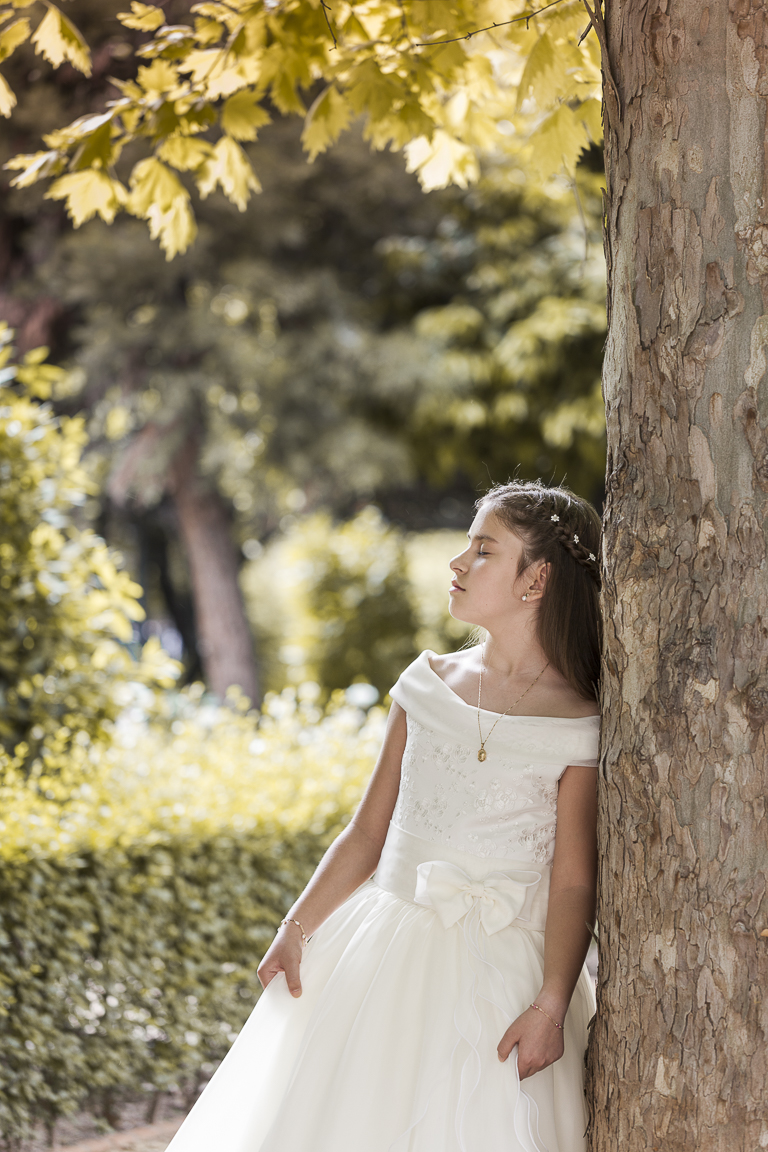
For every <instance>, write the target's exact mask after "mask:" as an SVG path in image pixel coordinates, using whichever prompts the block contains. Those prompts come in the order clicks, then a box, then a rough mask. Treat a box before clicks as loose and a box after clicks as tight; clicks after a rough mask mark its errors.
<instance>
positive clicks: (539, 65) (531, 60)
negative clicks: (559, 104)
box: [517, 32, 557, 109]
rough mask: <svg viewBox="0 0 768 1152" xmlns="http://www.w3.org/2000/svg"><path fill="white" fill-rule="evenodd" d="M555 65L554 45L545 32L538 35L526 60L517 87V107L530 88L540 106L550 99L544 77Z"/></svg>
mask: <svg viewBox="0 0 768 1152" xmlns="http://www.w3.org/2000/svg"><path fill="white" fill-rule="evenodd" d="M556 65H557V58H556V54H555V46H554V44H553V43H552V40H551V39H550V37H549V35H548V34H547V33H546V32H545V33H544V34H543V35H542V36H539V38H538V40H537V41H536V43H535V44H534V46H533V48H532V50H531V53H530V55H529V57H528V59H527V60H526V63H525V68H524V70H523V75H522V76H521V78H520V84H519V85H518V88H517V107H518V109H519V108H520V106H521V104H522V103H523V101H524V100H525V99H526V97H528V96H529V95H530V94H531V89H534V91H533V96H534V98H535V99H536V100H537V102H538V103H539V104H540V105H541V106H542V107H545V106H546V104H547V103H548V101H549V100H550V99H551V94H550V92H549V85H547V83H546V79H547V77H548V76H549V74H550V73H551V72H552V71H553V69H555V68H556Z"/></svg>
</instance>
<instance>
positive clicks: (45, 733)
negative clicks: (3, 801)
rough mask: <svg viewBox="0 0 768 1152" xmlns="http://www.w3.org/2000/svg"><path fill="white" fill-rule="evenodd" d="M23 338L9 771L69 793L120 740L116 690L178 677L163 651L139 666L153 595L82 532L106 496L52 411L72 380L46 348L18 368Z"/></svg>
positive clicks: (3, 472) (5, 402) (11, 448)
mask: <svg viewBox="0 0 768 1152" xmlns="http://www.w3.org/2000/svg"><path fill="white" fill-rule="evenodd" d="M11 336H12V333H11V332H10V330H9V329H8V328H7V327H3V328H2V329H1V330H0V342H2V343H1V345H0V348H1V351H0V361H2V364H3V365H4V366H3V367H2V374H3V380H4V382H3V383H2V384H0V461H1V462H2V463H0V478H1V479H2V484H1V485H0V524H1V525H2V528H1V529H0V571H1V573H2V574H1V575H0V701H1V703H2V716H1V717H0V774H4V775H5V777H6V779H8V780H9V781H10V780H13V779H15V778H16V777H17V776H18V774H19V773H21V774H22V775H24V774H27V773H31V774H32V777H33V778H34V780H35V781H36V783H37V786H38V787H39V788H40V789H41V790H42V791H44V792H45V791H48V792H51V795H54V794H56V795H66V792H67V790H68V788H69V787H70V786H71V784H72V781H73V780H77V779H78V777H79V774H80V773H81V772H82V771H83V769H84V768H85V767H86V766H87V765H88V762H89V757H90V749H91V747H93V746H95V745H96V744H97V743H98V742H100V741H102V740H105V739H109V731H110V727H111V724H112V722H113V721H114V720H115V718H116V716H117V714H118V711H119V705H118V703H117V701H116V699H115V694H114V689H115V685H116V684H119V683H121V682H124V681H125V680H126V677H128V676H130V677H132V678H135V679H145V680H149V681H155V682H156V681H157V680H158V679H159V680H161V681H164V682H165V683H171V682H172V677H173V671H174V669H173V665H172V664H171V663H170V662H169V661H168V660H167V659H166V658H165V656H164V655H163V654H162V653H161V652H160V650H159V649H158V647H157V644H156V643H153V644H150V645H149V646H148V647H147V648H146V649H145V651H144V654H143V656H142V659H141V660H140V661H138V662H137V661H136V660H134V658H133V657H132V655H131V654H130V651H129V650H128V648H127V647H126V645H127V644H128V643H129V642H130V641H131V638H132V625H131V622H132V621H133V620H139V619H141V618H142V616H143V611H142V609H141V607H140V605H139V604H138V602H137V596H138V595H139V594H140V592H141V589H140V588H139V587H138V585H136V584H134V583H133V581H132V580H131V579H130V577H129V576H128V574H127V573H126V572H123V571H120V569H119V566H118V560H119V558H118V557H117V555H116V554H115V553H113V552H111V551H110V550H109V549H108V548H107V546H106V545H105V543H104V541H103V540H101V539H100V538H99V537H97V536H95V535H94V534H93V532H91V531H89V530H88V529H87V528H80V527H78V526H77V525H76V519H75V517H76V510H77V509H78V507H80V506H81V505H82V504H83V503H84V502H85V499H86V496H87V495H88V494H90V493H92V492H93V491H94V484H93V481H92V480H91V479H90V478H89V477H88V476H87V474H86V472H85V471H84V469H83V468H82V466H81V463H80V457H81V453H82V450H83V445H84V443H85V439H86V436H85V430H84V426H83V421H82V420H80V419H66V418H62V419H58V418H56V417H55V416H54V414H53V412H52V411H51V408H50V405H49V404H45V403H40V400H39V399H38V398H40V397H46V396H48V395H49V394H50V391H51V388H52V387H53V386H54V385H55V384H56V383H59V384H61V382H62V380H63V378H64V377H65V374H64V373H63V372H62V371H61V369H58V368H55V367H54V366H52V365H49V364H46V363H45V356H46V352H47V349H45V348H39V349H36V350H35V351H34V352H31V353H28V354H27V355H26V356H25V357H24V360H23V361H22V363H21V364H15V363H13V362H12V352H13V349H12V346H11V343H10V340H11Z"/></svg>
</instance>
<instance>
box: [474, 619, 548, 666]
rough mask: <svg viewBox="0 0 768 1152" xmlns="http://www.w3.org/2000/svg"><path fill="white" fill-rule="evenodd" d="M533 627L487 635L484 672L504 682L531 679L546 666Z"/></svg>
mask: <svg viewBox="0 0 768 1152" xmlns="http://www.w3.org/2000/svg"><path fill="white" fill-rule="evenodd" d="M531 623H532V625H533V626H532V627H530V626H529V627H522V628H516V629H514V631H512V630H508V631H501V632H490V631H489V632H488V634H487V637H486V639H485V642H484V643H483V645H482V648H481V656H482V659H483V663H484V665H485V669H486V671H487V672H490V673H491V674H492V675H494V674H495V675H496V676H498V677H499V679H501V680H509V679H512V678H514V677H515V676H527V675H528V673H529V672H530V673H531V674H532V675H533V674H535V673H536V672H538V671H540V670H541V669H542V668H543V667H544V665H545V664H546V663H547V657H546V656H545V654H544V650H543V649H542V647H541V645H540V644H539V641H538V639H537V638H536V633H535V623H534V622H533V621H532V622H531Z"/></svg>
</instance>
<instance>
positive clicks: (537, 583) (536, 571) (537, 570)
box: [531, 561, 550, 592]
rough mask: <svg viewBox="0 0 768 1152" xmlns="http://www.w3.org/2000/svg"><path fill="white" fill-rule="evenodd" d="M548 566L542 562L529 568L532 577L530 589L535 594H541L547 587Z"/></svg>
mask: <svg viewBox="0 0 768 1152" xmlns="http://www.w3.org/2000/svg"><path fill="white" fill-rule="evenodd" d="M549 568H550V566H549V564H548V563H547V562H546V561H542V562H541V563H540V564H533V565H532V566H531V574H532V577H533V584H532V587H533V589H534V591H536V592H543V591H544V589H545V588H546V586H547V580H548V579H549Z"/></svg>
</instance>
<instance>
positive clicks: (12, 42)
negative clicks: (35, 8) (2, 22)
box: [0, 16, 31, 60]
mask: <svg viewBox="0 0 768 1152" xmlns="http://www.w3.org/2000/svg"><path fill="white" fill-rule="evenodd" d="M30 27H31V25H30V23H29V20H27V18H26V16H24V17H22V18H21V20H14V22H13V24H9V25H8V27H7V28H4V29H3V31H2V32H0V60H7V59H8V57H9V56H10V55H11V54H12V53H13V52H15V51H16V49H17V48H18V46H19V44H23V43H24V41H25V40H26V39H27V37H28V36H29V29H30Z"/></svg>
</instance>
